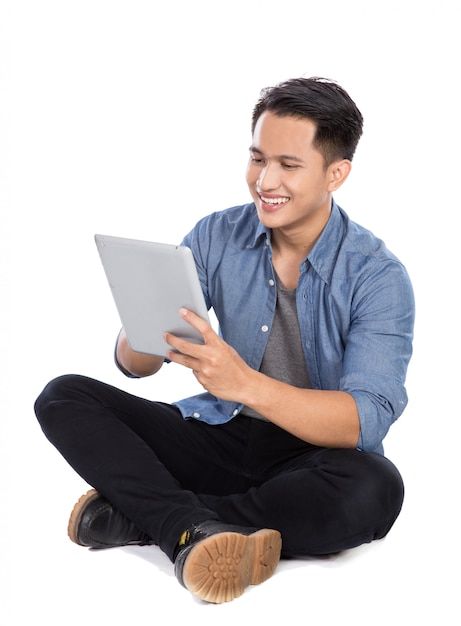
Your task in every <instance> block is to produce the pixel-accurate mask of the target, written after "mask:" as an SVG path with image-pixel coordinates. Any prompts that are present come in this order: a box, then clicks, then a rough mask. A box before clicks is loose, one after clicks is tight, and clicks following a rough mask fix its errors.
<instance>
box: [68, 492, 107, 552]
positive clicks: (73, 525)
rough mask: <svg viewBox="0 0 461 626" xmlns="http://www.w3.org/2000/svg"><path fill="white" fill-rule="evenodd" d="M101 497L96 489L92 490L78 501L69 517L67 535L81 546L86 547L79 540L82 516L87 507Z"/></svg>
mask: <svg viewBox="0 0 461 626" xmlns="http://www.w3.org/2000/svg"><path fill="white" fill-rule="evenodd" d="M99 497H100V496H99V492H98V491H96V489H90V490H89V491H87V492H86V493H84V494H83V496H81V497H80V498H79V499H78V502H77V503H76V504H75V506H74V508H73V509H72V512H71V514H70V517H69V524H68V525H67V534H68V536H69V539H70V540H71V541H73V542H74V543H76V544H77V545H79V546H83V545H85V544H83V543H81V541H80V540H79V538H78V529H79V526H80V521H81V519H82V515H83V513H84V512H85V509H86V508H87V506H88V505H89V504H90V502H93V500H96V498H99Z"/></svg>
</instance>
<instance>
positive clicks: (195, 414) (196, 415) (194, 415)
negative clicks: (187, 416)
mask: <svg viewBox="0 0 461 626" xmlns="http://www.w3.org/2000/svg"><path fill="white" fill-rule="evenodd" d="M192 417H200V413H197V411H195V413H192Z"/></svg>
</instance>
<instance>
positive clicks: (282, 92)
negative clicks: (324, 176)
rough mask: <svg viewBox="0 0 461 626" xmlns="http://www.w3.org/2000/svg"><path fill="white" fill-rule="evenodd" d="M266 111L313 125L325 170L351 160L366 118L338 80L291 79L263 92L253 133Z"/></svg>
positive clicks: (254, 112) (253, 118) (255, 108)
mask: <svg viewBox="0 0 461 626" xmlns="http://www.w3.org/2000/svg"><path fill="white" fill-rule="evenodd" d="M264 111H271V112H272V113H275V115H278V116H280V117H295V118H300V119H302V118H307V119H309V120H311V121H312V122H314V124H315V125H316V127H317V129H316V133H315V137H314V141H313V145H314V147H315V148H316V149H317V150H318V151H319V152H320V153H321V154H322V156H323V158H324V161H325V167H328V166H329V165H330V164H331V163H333V162H334V161H337V160H341V159H349V160H350V161H352V158H353V156H354V153H355V150H356V148H357V144H358V142H359V139H360V137H361V135H362V130H363V117H362V114H361V113H360V111H359V109H358V108H357V106H356V104H355V102H354V101H353V100H352V99H351V98H350V96H349V95H348V94H347V92H346V91H345V90H344V89H343V88H342V87H340V86H339V85H338V83H336V82H335V81H333V80H330V79H327V78H320V77H317V76H313V77H311V78H292V79H290V80H287V81H284V82H282V83H279V84H277V85H275V86H274V87H267V88H265V89H263V90H262V91H261V94H260V98H259V100H258V102H257V103H256V105H255V107H254V109H253V116H252V122H251V132H252V133H253V132H254V129H255V126H256V122H257V121H258V119H259V117H260V116H261V114H262V113H264Z"/></svg>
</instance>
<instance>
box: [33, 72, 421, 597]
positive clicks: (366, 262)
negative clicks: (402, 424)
mask: <svg viewBox="0 0 461 626" xmlns="http://www.w3.org/2000/svg"><path fill="white" fill-rule="evenodd" d="M361 134H362V115H361V114H360V111H359V110H358V109H357V107H356V105H355V104H354V102H353V101H352V100H351V98H350V97H349V96H348V94H347V93H346V92H345V91H344V90H343V89H342V88H341V87H340V86H339V85H337V84H336V83H335V82H333V81H329V80H325V79H319V78H310V79H305V78H300V79H293V80H288V81H286V82H284V83H281V84H280V85H277V86H275V87H273V88H269V89H267V90H264V91H263V92H262V93H261V97H260V99H259V101H258V103H257V104H256V106H255V109H254V112H253V122H252V144H251V147H250V159H249V164H248V170H247V182H248V186H249V189H250V192H251V195H252V198H253V201H254V202H253V203H251V204H247V205H244V206H239V207H234V208H231V209H228V210H225V211H220V212H217V213H214V214H212V215H210V216H208V217H205V218H204V219H202V220H201V221H200V222H199V223H198V224H197V225H196V227H195V228H194V229H193V230H192V231H191V232H190V233H189V234H188V235H187V236H186V237H185V239H184V241H183V244H184V245H187V246H189V247H190V248H191V249H192V251H193V254H194V258H195V261H196V264H197V269H198V273H199V277H200V281H201V284H202V288H203V292H204V295H205V299H206V301H207V304H208V306H209V307H213V309H214V311H215V313H216V315H217V318H218V320H219V324H220V333H219V335H218V334H217V333H215V332H214V330H213V329H212V328H211V327H210V326H209V325H208V324H207V323H206V322H205V321H203V320H202V319H200V318H198V317H197V316H196V315H195V314H193V313H192V312H190V311H187V310H182V311H181V315H182V316H183V317H184V319H185V320H187V322H189V323H190V324H191V326H193V327H194V328H196V329H197V330H198V331H200V333H201V334H202V335H203V339H204V343H203V345H197V344H192V343H189V342H188V341H186V340H184V339H180V338H178V337H175V336H173V335H171V334H169V333H166V335H165V339H166V340H167V343H168V344H169V345H170V346H171V349H172V350H171V353H169V355H168V359H167V360H170V361H173V362H175V363H178V364H180V365H183V366H184V367H186V368H189V369H190V370H191V371H192V372H193V374H194V375H195V377H196V378H197V380H198V381H199V382H200V383H201V385H202V386H203V388H204V392H203V393H202V394H199V395H198V396H194V397H192V398H186V399H184V400H181V401H179V402H177V403H174V404H173V405H167V404H163V403H157V402H152V401H149V400H146V399H142V398H137V397H135V396H132V395H129V394H127V393H125V392H124V391H121V390H119V389H116V388H113V387H111V386H108V385H106V384H104V383H102V382H98V381H95V380H91V379H89V378H85V377H81V376H73V375H72V376H63V377H60V378H58V379H56V380H54V381H52V382H51V383H49V384H48V385H47V387H46V388H45V390H44V391H43V392H42V394H41V395H40V397H39V398H38V400H37V402H36V407H35V408H36V414H37V416H38V419H39V421H40V424H41V426H42V428H43V430H44V432H45V434H46V436H47V437H48V438H49V440H50V441H51V442H52V443H53V444H54V445H55V446H56V447H57V448H58V450H59V451H60V452H61V453H62V454H63V456H64V457H65V458H66V459H67V461H68V462H69V463H70V464H71V465H72V466H73V467H74V468H75V470H76V471H77V472H78V473H79V474H80V475H81V476H82V477H83V478H84V479H85V480H86V481H87V482H88V483H89V484H90V485H92V486H93V487H94V489H92V490H90V491H89V492H88V493H87V494H85V495H84V496H82V498H81V499H80V500H79V501H78V503H77V504H76V506H75V507H74V510H73V511H72V514H71V517H70V521H69V536H70V538H71V539H72V540H73V541H74V542H76V543H77V544H79V545H83V546H88V547H92V548H106V547H112V546H120V545H128V544H141V545H142V544H157V545H158V546H159V547H160V548H161V549H162V550H163V551H164V552H165V553H166V554H167V555H168V556H169V558H170V559H171V561H172V562H174V564H175V573H176V576H177V578H178V580H179V581H180V583H181V584H182V585H183V586H185V587H186V588H187V589H189V590H190V591H191V592H192V593H193V594H195V595H196V596H197V597H199V598H202V599H203V600H206V601H208V602H215V603H220V602H225V601H229V600H232V599H233V598H236V597H238V596H239V595H241V594H242V593H243V591H244V590H245V588H246V587H247V586H248V585H251V584H258V583H260V582H262V581H264V580H266V579H267V578H268V577H270V576H271V575H272V573H273V572H274V570H275V569H276V566H277V563H278V561H279V558H280V556H281V555H282V556H294V557H296V556H302V555H323V554H329V553H334V552H338V551H340V550H345V549H349V548H352V547H354V546H358V545H360V544H362V543H364V542H370V541H372V540H374V539H379V538H382V537H384V536H385V535H386V534H387V533H388V531H389V529H390V528H391V526H392V525H393V523H394V522H395V520H396V518H397V516H398V514H399V512H400V510H401V506H402V501H403V483H402V479H401V477H400V474H399V472H398V470H397V469H396V468H395V467H394V465H393V464H392V463H391V462H390V461H389V460H388V459H386V458H385V457H384V455H383V446H382V440H383V439H384V437H385V435H386V433H387V432H388V429H389V427H390V425H391V424H392V423H393V422H394V421H395V420H396V419H397V418H398V417H399V416H400V414H401V413H402V411H403V410H404V408H405V406H406V403H407V397H406V392H405V387H404V383H405V376H406V370H407V366H408V362H409V359H410V356H411V349H412V348H411V343H412V333H413V321H414V301H413V292H412V288H411V284H410V281H409V278H408V276H407V273H406V271H405V269H404V267H403V266H402V264H401V263H400V262H399V261H398V259H397V258H395V257H394V256H393V255H392V254H391V253H390V252H389V251H388V250H387V249H386V247H385V246H384V244H383V243H382V242H381V241H380V240H379V239H377V238H376V237H375V236H373V235H372V234H371V233H370V232H369V231H367V230H365V229H364V228H362V227H360V226H358V225H357V224H355V223H353V222H352V221H351V220H350V219H349V218H348V216H347V215H346V213H345V212H344V211H343V210H342V209H340V208H339V207H338V206H337V205H336V203H335V202H334V200H333V194H334V192H335V191H336V190H337V189H339V187H340V186H341V185H342V184H343V183H344V181H345V180H346V179H347V177H348V175H349V172H350V170H351V161H352V158H353V155H354V152H355V149H356V146H357V143H358V141H359V138H360V136H361ZM116 362H117V365H118V366H119V368H120V369H121V370H122V371H123V372H124V373H125V374H126V375H128V376H132V377H143V376H148V375H151V374H154V373H155V372H157V371H158V370H159V369H160V367H162V365H163V362H164V360H163V359H162V358H159V357H155V356H150V355H145V354H139V353H135V352H133V351H132V350H131V349H130V347H129V345H128V342H127V339H126V336H125V333H124V330H123V329H122V330H121V332H120V335H119V337H118V341H117V347H116Z"/></svg>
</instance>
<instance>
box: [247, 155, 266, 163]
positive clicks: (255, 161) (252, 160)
mask: <svg viewBox="0 0 461 626" xmlns="http://www.w3.org/2000/svg"><path fill="white" fill-rule="evenodd" d="M250 158H251V162H252V163H257V164H260V163H263V162H264V159H260V158H258V157H254V156H252V157H250Z"/></svg>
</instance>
